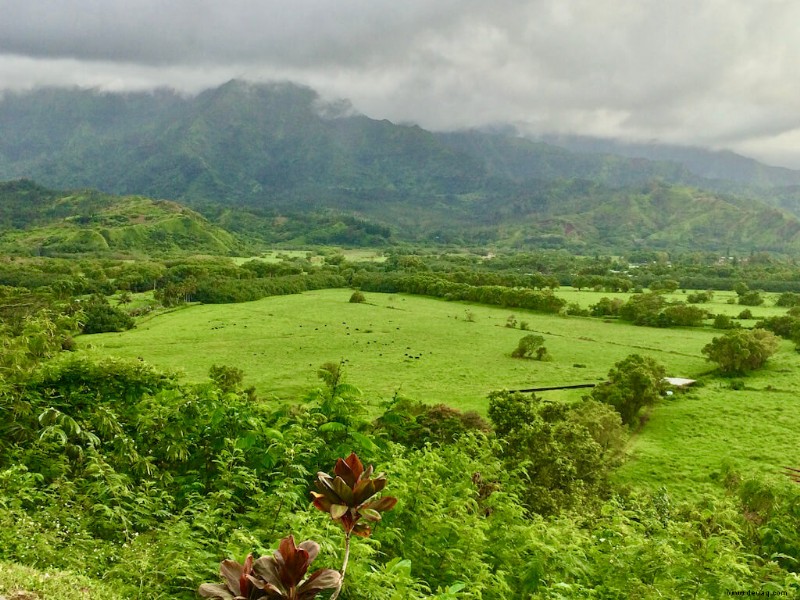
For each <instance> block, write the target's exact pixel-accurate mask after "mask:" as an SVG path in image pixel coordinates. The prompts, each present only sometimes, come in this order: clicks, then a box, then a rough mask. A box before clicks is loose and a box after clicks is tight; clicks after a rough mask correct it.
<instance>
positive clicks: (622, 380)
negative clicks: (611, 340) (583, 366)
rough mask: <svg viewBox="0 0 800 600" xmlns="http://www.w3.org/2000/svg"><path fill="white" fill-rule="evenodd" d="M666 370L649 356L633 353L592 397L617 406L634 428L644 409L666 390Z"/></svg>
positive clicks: (618, 364)
mask: <svg viewBox="0 0 800 600" xmlns="http://www.w3.org/2000/svg"><path fill="white" fill-rule="evenodd" d="M665 373H666V371H665V370H664V367H663V366H662V365H660V364H659V363H657V362H656V361H655V360H653V359H652V358H650V357H649V356H641V355H640V354H631V355H630V356H628V357H627V358H625V359H624V360H621V361H620V362H618V363H616V364H615V365H614V367H613V368H612V369H611V370H610V371H609V372H608V381H606V382H604V383H601V384H600V385H598V386H597V387H595V388H594V390H593V391H592V398H594V399H595V400H598V401H599V402H605V403H606V404H610V405H611V406H613V407H614V408H615V409H616V410H617V412H618V413H619V414H620V417H622V422H623V423H625V424H626V425H633V424H634V423H636V420H637V418H638V416H639V411H640V410H641V409H642V408H643V407H644V406H649V405H652V404H654V403H655V401H656V400H657V399H658V398H659V396H660V395H661V393H662V392H663V391H664V387H665V383H664V375H665Z"/></svg>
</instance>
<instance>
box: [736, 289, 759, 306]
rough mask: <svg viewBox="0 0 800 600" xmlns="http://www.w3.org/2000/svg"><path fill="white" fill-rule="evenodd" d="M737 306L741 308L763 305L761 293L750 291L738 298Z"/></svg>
mask: <svg viewBox="0 0 800 600" xmlns="http://www.w3.org/2000/svg"><path fill="white" fill-rule="evenodd" d="M739 304H741V305H743V306H761V305H762V304H764V298H762V297H761V293H760V292H758V291H756V290H750V291H749V292H745V293H744V294H742V295H741V296H739Z"/></svg>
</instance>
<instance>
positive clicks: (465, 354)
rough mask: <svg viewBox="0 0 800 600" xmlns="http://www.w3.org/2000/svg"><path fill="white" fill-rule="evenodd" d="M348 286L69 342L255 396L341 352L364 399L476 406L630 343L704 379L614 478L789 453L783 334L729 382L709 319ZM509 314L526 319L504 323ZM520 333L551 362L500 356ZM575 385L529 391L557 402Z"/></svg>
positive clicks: (792, 407) (653, 423)
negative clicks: (672, 319)
mask: <svg viewBox="0 0 800 600" xmlns="http://www.w3.org/2000/svg"><path fill="white" fill-rule="evenodd" d="M350 293H351V292H350V290H344V289H340V290H322V291H315V292H307V293H304V294H300V295H293V296H278V297H270V298H265V299H263V300H259V301H256V302H249V303H243V304H229V305H196V306H190V307H187V308H183V309H179V310H175V311H172V312H168V313H164V314H160V315H156V316H148V317H144V318H143V319H141V320H140V321H139V322H138V324H137V327H136V328H135V329H133V330H131V331H128V332H125V333H111V334H100V335H92V336H80V337H79V338H78V342H79V344H80V346H81V347H82V348H84V349H85V350H86V351H88V352H92V353H97V354H104V355H105V354H113V355H119V356H128V357H141V358H143V359H145V360H146V361H148V362H151V363H153V364H156V365H159V366H161V367H166V368H169V369H175V370H178V371H182V372H184V373H185V376H186V377H187V378H188V379H189V380H194V381H202V380H205V379H206V377H207V374H208V370H209V368H210V367H211V365H212V364H225V365H231V366H236V367H238V368H240V369H242V370H243V371H244V372H245V384H246V385H254V386H255V387H256V389H257V391H258V393H259V395H260V396H261V397H264V398H267V401H282V400H294V399H301V398H302V397H303V395H304V394H305V393H307V391H308V390H309V389H311V388H313V387H315V386H316V385H317V384H318V381H317V379H316V375H315V374H316V369H317V367H318V366H319V365H320V364H322V363H324V362H327V361H339V360H346V361H347V363H346V373H347V378H348V380H349V382H351V383H353V384H355V385H356V386H358V387H359V388H361V389H362V390H363V391H364V393H365V398H366V400H367V401H368V403H369V404H371V405H372V406H373V407H374V408H375V409H376V410H377V406H378V405H379V403H380V402H381V401H382V400H385V399H388V398H390V397H391V396H393V395H394V394H395V393H399V394H401V395H404V396H407V397H411V398H413V399H416V400H419V401H423V402H426V403H437V402H444V403H447V404H450V405H452V406H455V407H458V408H461V409H464V410H467V409H474V410H478V411H479V412H481V413H484V414H485V411H486V395H487V393H488V392H489V391H490V390H493V389H500V388H507V389H521V388H530V387H550V386H558V385H569V384H578V383H596V382H598V381H602V380H604V379H605V376H606V374H607V372H608V370H609V368H610V367H611V366H612V365H613V364H614V363H615V362H617V361H619V360H621V359H622V358H624V357H626V356H628V355H629V354H631V353H634V352H637V353H640V354H646V355H649V356H652V357H653V358H655V359H656V360H658V361H659V362H661V363H662V364H664V365H665V366H666V368H667V373H668V375H671V376H684V377H690V378H698V377H701V378H702V381H701V387H697V388H694V389H692V390H690V391H688V392H684V393H680V392H679V393H677V394H676V395H675V396H672V397H671V398H665V399H664V401H663V402H662V403H661V404H659V405H658V406H656V407H655V408H654V409H653V411H652V413H651V415H650V418H649V421H648V422H647V424H646V426H645V427H644V428H643V429H642V430H641V431H640V432H638V433H637V434H636V435H635V436H634V437H633V439H632V441H631V444H630V455H631V457H632V459H633V460H631V461H629V462H628V463H627V464H626V465H625V466H624V467H623V468H622V469H621V470H620V471H619V473H618V478H619V480H620V481H622V482H627V483H630V484H632V485H637V486H638V485H642V484H643V485H647V486H654V487H657V486H660V485H666V486H667V487H668V488H669V489H677V488H680V489H681V490H682V491H683V492H684V493H687V494H692V493H694V492H695V491H698V492H699V491H703V490H710V489H712V487H713V485H714V481H715V479H717V478H719V476H720V473H721V467H722V465H723V464H724V463H729V464H732V465H734V466H735V467H737V468H739V469H741V470H743V471H745V472H752V471H756V470H757V471H760V472H765V473H773V474H776V477H778V476H779V475H777V473H778V472H779V469H780V467H781V466H782V465H784V464H789V465H798V464H800V419H797V418H796V415H797V414H800V399H799V398H800V377H799V376H798V373H800V355H798V353H797V352H795V351H794V349H793V346H792V344H790V343H789V342H783V343H782V346H781V350H780V352H779V353H778V354H777V355H776V356H775V357H773V358H772V359H771V361H770V363H769V364H768V367H767V368H766V369H764V370H763V371H760V372H757V373H754V374H752V375H751V376H750V377H747V378H744V382H745V389H743V390H739V391H734V390H732V389H730V381H729V380H727V379H722V378H719V377H716V376H714V375H713V374H712V373H711V371H712V365H710V364H709V363H707V362H706V361H705V360H704V358H703V356H702V355H701V353H700V350H701V348H702V347H703V346H704V345H705V344H706V343H708V342H709V341H710V340H711V338H712V337H714V336H716V335H721V333H722V332H719V331H715V330H712V329H709V328H703V329H693V328H686V329H656V328H648V327H634V326H632V325H628V324H625V323H621V322H618V321H603V320H600V319H593V318H580V317H559V316H550V315H542V314H536V313H529V312H526V311H511V310H508V309H502V308H496V307H487V306H480V305H473V304H466V303H459V302H447V301H445V300H439V299H432V298H425V297H417V296H407V295H399V294H398V295H390V294H377V293H368V294H366V296H367V303H365V304H351V303H349V302H348V300H349V297H350ZM561 293H563V292H561ZM575 294H580V295H588V294H594V292H575ZM756 308H758V307H756ZM762 308H763V307H762ZM767 308H769V307H767ZM511 314H514V316H515V318H516V319H517V322H518V323H519V322H522V321H526V322H527V323H528V326H529V329H530V331H528V332H526V331H521V330H520V329H519V328H516V329H511V328H508V327H506V326H505V324H506V320H507V318H508V316H509V315H511ZM754 314H757V313H756V311H754ZM469 319H473V320H469ZM527 333H536V334H539V335H542V336H544V338H545V340H546V346H547V348H548V350H549V352H550V354H551V355H552V358H553V360H552V361H550V362H539V361H535V360H521V359H514V358H511V351H512V350H513V349H514V348H515V347H516V344H517V342H518V341H519V339H520V338H521V337H522V336H523V335H526V334H527ZM587 392H588V390H571V391H558V392H543V393H540V395H541V396H543V397H545V398H548V399H554V400H568V401H569V400H576V399H578V398H580V397H581V395H583V394H585V393H587Z"/></svg>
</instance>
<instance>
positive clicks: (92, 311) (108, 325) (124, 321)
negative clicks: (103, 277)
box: [83, 296, 134, 333]
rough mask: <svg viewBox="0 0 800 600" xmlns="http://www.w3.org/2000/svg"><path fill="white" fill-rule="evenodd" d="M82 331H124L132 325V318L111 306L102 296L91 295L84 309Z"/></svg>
mask: <svg viewBox="0 0 800 600" xmlns="http://www.w3.org/2000/svg"><path fill="white" fill-rule="evenodd" d="M84 315H85V318H86V320H85V322H84V324H83V333H107V332H110V331H125V330H127V329H131V328H132V327H133V324H134V323H133V318H131V316H130V315H129V314H127V313H126V312H125V311H123V310H120V309H118V308H115V307H113V306H111V305H110V304H109V303H108V300H106V299H105V297H104V296H93V297H92V299H91V300H90V301H89V303H88V304H87V305H86V308H85V309H84Z"/></svg>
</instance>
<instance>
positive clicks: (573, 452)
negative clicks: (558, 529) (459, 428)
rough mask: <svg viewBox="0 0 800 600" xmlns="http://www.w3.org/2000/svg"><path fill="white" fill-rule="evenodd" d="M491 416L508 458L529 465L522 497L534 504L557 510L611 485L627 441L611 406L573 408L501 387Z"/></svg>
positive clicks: (518, 464)
mask: <svg viewBox="0 0 800 600" xmlns="http://www.w3.org/2000/svg"><path fill="white" fill-rule="evenodd" d="M489 419H491V421H492V424H493V426H494V429H495V433H496V435H497V436H498V438H499V439H500V440H501V441H502V444H503V450H502V454H501V456H502V457H503V459H504V461H505V462H506V464H507V465H508V466H509V468H511V466H512V465H514V466H515V467H516V468H520V467H521V468H523V469H524V470H525V474H526V475H525V478H526V481H527V485H526V492H525V495H524V496H523V498H522V501H523V502H524V504H525V506H526V507H527V508H529V509H530V510H532V511H534V512H537V513H541V514H551V513H556V512H558V511H560V510H564V509H568V508H570V507H573V506H577V505H579V504H580V503H582V502H585V503H588V502H592V501H593V500H594V499H596V497H597V495H598V494H602V493H604V492H605V491H606V490H607V481H606V477H607V475H608V472H609V470H610V469H611V467H612V466H613V465H615V464H617V461H618V460H619V458H620V456H621V448H622V444H623V443H624V441H623V440H624V431H623V428H622V425H621V423H620V420H619V418H618V417H617V416H616V415H614V413H613V411H612V410H610V409H607V408H605V407H604V406H602V405H600V404H598V403H594V404H591V405H579V406H576V407H572V408H570V407H568V406H565V405H559V404H554V403H549V402H544V401H542V400H540V399H538V398H537V397H536V396H535V395H533V394H531V395H525V394H521V393H509V392H506V391H503V392H493V393H492V394H490V396H489ZM595 420H596V422H595V423H593V424H590V422H591V421H595ZM556 457H558V459H556Z"/></svg>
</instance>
